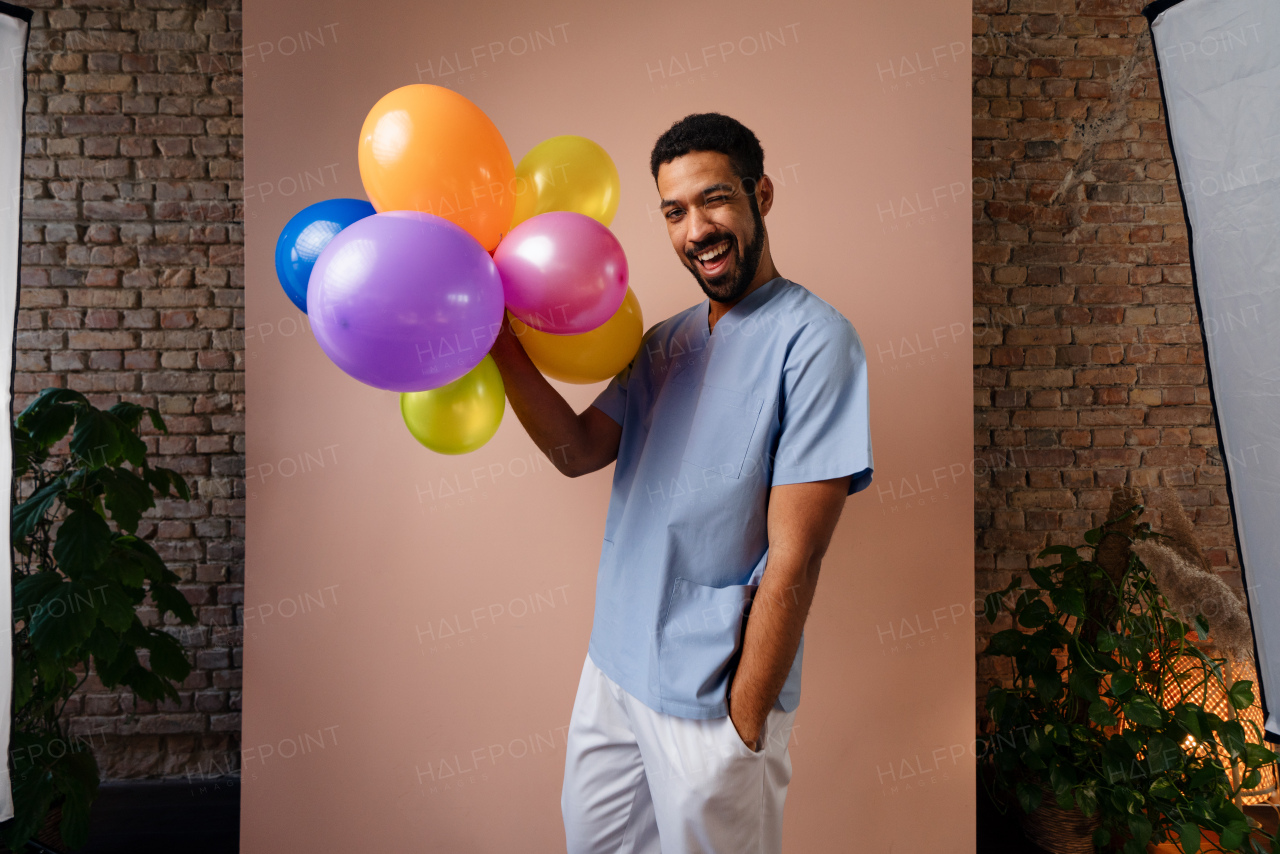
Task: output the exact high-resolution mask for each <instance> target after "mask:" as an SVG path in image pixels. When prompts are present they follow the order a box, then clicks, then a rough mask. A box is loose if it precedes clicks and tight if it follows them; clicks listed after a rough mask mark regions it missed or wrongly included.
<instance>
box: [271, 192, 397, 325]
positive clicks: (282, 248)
mask: <svg viewBox="0 0 1280 854" xmlns="http://www.w3.org/2000/svg"><path fill="white" fill-rule="evenodd" d="M375 213H376V211H375V210H374V209H373V205H371V204H369V203H368V202H366V201H364V200H363V199H326V200H324V201H323V202H316V203H315V204H314V205H309V206H308V207H305V208H303V209H302V210H300V211H298V213H296V214H294V217H293V219H291V220H289V222H288V223H286V224H285V227H284V230H283V231H281V232H280V239H279V240H277V241H276V275H277V276H278V277H279V278H280V284H281V285H282V286H283V287H284V292H285V294H286V295H287V296H288V297H289V299H290V300H291V301H292V302H293V304H294V305H296V306H297V307H298V308H300V309H302V311H303V312H306V310H307V281H308V280H310V278H311V268H312V267H314V266H315V265H316V259H317V258H319V257H320V253H321V252H323V251H324V248H325V247H326V246H328V245H329V241H330V240H333V238H335V237H337V236H338V232H339V231H342V229H344V228H346V227H347V226H349V225H351V223H353V222H356V221H357V220H361V219H364V218H365V217H367V216H373V215H374V214H375Z"/></svg>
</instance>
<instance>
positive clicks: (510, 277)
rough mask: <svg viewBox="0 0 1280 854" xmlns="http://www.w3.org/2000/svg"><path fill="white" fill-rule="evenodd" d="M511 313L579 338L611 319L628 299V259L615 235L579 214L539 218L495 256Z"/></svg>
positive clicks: (559, 213)
mask: <svg viewBox="0 0 1280 854" xmlns="http://www.w3.org/2000/svg"><path fill="white" fill-rule="evenodd" d="M493 261H494V263H495V264H497V265H498V271H499V272H500V273H501V274H502V287H503V290H504V291H505V293H506V300H507V308H509V309H511V313H512V314H514V315H515V316H516V317H518V318H520V319H521V320H523V321H524V322H525V323H527V324H529V325H530V326H532V327H533V328H534V329H537V330H540V331H542V332H551V333H554V334H556V335H576V334H578V333H580V332H588V331H590V330H592V329H595V328H596V327H597V326H599V325H600V324H602V323H604V322H605V321H606V320H608V319H609V318H611V317H613V314H614V312H616V311H617V310H618V307H619V306H621V305H622V300H623V299H624V298H625V297H626V295H627V256H626V255H624V254H623V252H622V244H621V243H619V242H618V238H616V237H614V236H613V232H612V231H610V230H609V229H608V228H606V227H605V226H603V225H601V224H600V223H599V222H597V221H596V220H594V219H592V218H591V217H589V216H585V215H583V214H580V213H572V212H570V211H553V212H551V213H544V214H538V215H537V216H535V217H530V218H529V219H527V220H525V221H524V222H522V223H520V224H519V225H517V226H516V227H515V228H513V229H511V233H509V234H508V235H507V236H506V237H504V238H502V242H501V243H499V244H498V248H497V249H496V250H495V251H494V253H493Z"/></svg>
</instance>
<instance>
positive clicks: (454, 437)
mask: <svg viewBox="0 0 1280 854" xmlns="http://www.w3.org/2000/svg"><path fill="white" fill-rule="evenodd" d="M506 402H507V398H506V392H505V391H504V390H503V387H502V374H500V373H498V366H497V364H495V363H494V361H493V357H492V356H485V357H484V358H483V359H481V360H480V364H478V365H476V366H475V367H474V368H472V369H471V370H470V371H468V372H467V373H466V374H464V375H463V376H461V377H459V378H458V379H456V380H454V381H453V382H451V383H449V384H447V385H442V386H440V387H439V388H433V389H430V390H429V391H406V392H401V393H400V414H401V415H402V416H404V423H405V426H406V427H408V428H409V432H410V433H412V434H413V438H415V439H417V440H418V441H419V442H421V443H422V444H423V445H425V446H426V447H428V448H430V449H431V450H433V451H435V452H436V453H438V454H469V453H471V452H472V451H474V450H475V449H476V448H479V447H480V446H481V445H483V444H484V443H485V442H487V441H489V440H490V439H491V438H493V434H494V433H496V432H498V425H499V424H501V423H502V413H503V411H504V410H505V409H506Z"/></svg>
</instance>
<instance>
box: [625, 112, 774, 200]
mask: <svg viewBox="0 0 1280 854" xmlns="http://www.w3.org/2000/svg"><path fill="white" fill-rule="evenodd" d="M691 151H718V152H720V153H721V154H725V155H727V156H728V157H729V163H730V165H731V166H733V171H734V173H735V174H736V175H737V176H738V180H740V181H742V182H743V184H744V185H745V189H746V191H747V195H749V196H751V198H752V200H754V199H755V194H756V184H757V183H759V181H760V178H761V177H762V176H763V175H764V149H763V148H761V147H760V140H758V139H756V135H755V134H754V133H752V132H751V130H750V128H748V127H747V126H746V125H744V124H742V122H740V121H738V120H737V119H732V118H729V117H728V116H725V115H722V114H720V113H691V114H690V115H687V116H685V117H684V118H683V119H681V120H680V121H678V122H676V123H675V124H673V125H672V126H671V127H670V128H668V129H667V131H666V132H665V133H664V134H662V136H660V137H658V141H657V142H655V143H654V144H653V153H652V154H650V155H649V171H651V172H652V173H653V180H654V182H655V183H656V182H657V180H658V167H659V166H661V165H662V164H663V163H669V162H671V161H672V160H675V159H676V158H677V157H682V156H684V155H686V154H688V153H689V152H691Z"/></svg>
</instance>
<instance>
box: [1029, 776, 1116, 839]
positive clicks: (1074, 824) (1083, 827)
mask: <svg viewBox="0 0 1280 854" xmlns="http://www.w3.org/2000/svg"><path fill="white" fill-rule="evenodd" d="M1040 791H1041V794H1042V795H1043V797H1042V798H1041V800H1040V806H1038V807H1036V808H1035V809H1034V810H1032V811H1031V812H1030V813H1027V814H1026V815H1024V816H1023V817H1022V831H1023V833H1025V834H1026V836H1027V839H1029V840H1030V841H1032V842H1034V843H1035V844H1036V845H1039V846H1040V847H1041V848H1043V849H1044V850H1045V851H1048V852H1050V854H1094V852H1095V851H1096V849H1095V847H1094V844H1093V832H1094V831H1095V830H1097V829H1098V828H1099V827H1100V826H1101V825H1102V817H1101V816H1100V815H1099V814H1098V813H1097V812H1095V813H1094V814H1093V815H1091V816H1086V815H1085V814H1084V813H1082V812H1081V811H1080V810H1079V809H1078V808H1076V809H1070V810H1064V809H1062V807H1060V806H1058V799H1057V796H1055V795H1054V793H1053V791H1052V790H1051V789H1044V788H1042V789H1041V790H1040Z"/></svg>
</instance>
